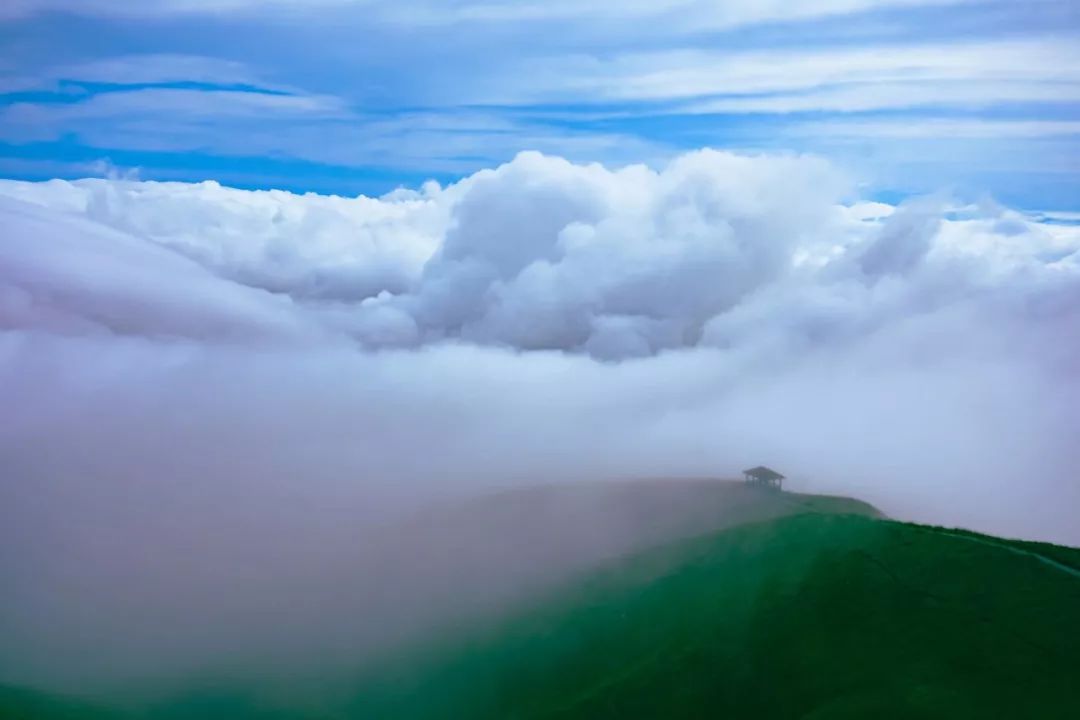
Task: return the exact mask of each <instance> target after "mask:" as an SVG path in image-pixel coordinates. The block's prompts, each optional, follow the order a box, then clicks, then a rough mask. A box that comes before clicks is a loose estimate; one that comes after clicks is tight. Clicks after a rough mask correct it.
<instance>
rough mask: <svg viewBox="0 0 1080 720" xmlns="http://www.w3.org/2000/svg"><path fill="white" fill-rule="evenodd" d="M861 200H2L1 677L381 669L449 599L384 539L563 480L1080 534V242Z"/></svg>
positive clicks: (1021, 224) (450, 190)
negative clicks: (414, 576) (370, 663)
mask: <svg viewBox="0 0 1080 720" xmlns="http://www.w3.org/2000/svg"><path fill="white" fill-rule="evenodd" d="M857 188H858V184H857V182H855V181H854V180H853V179H851V178H848V177H846V176H845V175H844V173H843V172H842V171H841V170H839V169H838V168H835V167H833V166H831V165H829V164H828V163H826V162H825V161H823V160H820V159H817V158H813V157H801V156H740V155H732V154H728V153H719V152H713V151H700V152H696V153H690V154H687V155H685V156H682V157H680V158H677V159H676V160H674V161H673V162H672V163H671V164H670V165H669V166H667V167H665V168H663V169H660V170H654V169H650V168H647V167H644V166H631V167H626V168H620V169H608V168H605V167H603V166H599V165H588V166H581V165H574V164H572V163H570V162H567V161H565V160H562V159H560V158H552V157H546V156H542V155H538V154H535V153H526V154H523V155H521V156H519V157H518V158H517V159H515V160H514V161H513V162H511V163H508V164H507V165H504V166H501V167H499V168H495V169H492V170H485V171H482V172H480V173H477V174H476V175H473V176H470V177H468V178H466V179H464V180H462V181H461V182H459V183H456V184H454V185H450V186H447V187H440V186H438V185H436V184H434V183H429V184H427V185H425V186H424V187H422V188H420V189H418V190H399V191H396V192H395V193H391V194H390V195H388V196H385V197H383V198H364V197H361V198H335V197H322V196H314V195H306V196H298V195H292V194H289V193H284V192H253V191H242V190H233V189H228V188H223V187H221V186H219V185H217V184H215V183H203V184H198V185H187V184H179V183H153V182H139V181H133V180H85V181H77V182H72V183H69V182H63V181H52V182H49V183H42V184H32V183H21V182H4V183H2V184H0V227H2V231H3V240H2V242H0V403H2V407H3V415H2V418H3V422H2V423H0V473H2V474H0V548H2V549H0V587H3V588H5V590H4V591H3V593H2V594H0V636H2V637H5V638H10V639H11V642H4V643H2V644H0V645H2V646H0V678H3V679H4V680H6V681H11V682H25V683H28V684H34V685H44V686H56V687H64V688H69V689H71V688H74V689H85V688H88V687H89V688H93V687H104V686H108V685H109V684H110V683H122V682H135V681H145V680H153V679H156V678H169V677H178V676H192V675H196V674H198V673H199V672H209V671H210V670H215V671H217V670H221V669H223V668H225V669H227V668H230V667H233V668H241V667H246V666H250V665H252V664H256V665H257V664H258V663H257V661H258V659H259V658H263V659H265V658H271V660H270V661H268V662H269V664H270V665H271V666H273V665H274V662H273V660H272V659H273V658H289V663H293V664H300V663H302V662H303V661H310V662H311V663H317V662H334V658H347V659H348V660H349V661H350V662H351V661H354V660H356V659H357V657H359V656H360V655H362V654H363V648H364V646H366V645H367V646H370V647H371V648H382V647H384V646H386V645H388V644H392V643H393V641H394V640H395V639H396V638H397V637H398V636H399V635H401V634H407V631H408V629H409V626H410V622H411V619H414V618H416V617H419V616H421V615H423V614H424V613H423V612H422V610H421V609H422V608H423V607H424V606H434V605H438V606H447V607H452V606H454V597H455V588H454V585H455V578H454V577H452V575H453V573H452V572H451V571H450V570H448V569H447V568H445V567H443V569H442V571H441V572H443V573H446V575H447V576H442V577H431V578H430V582H429V583H428V584H426V585H419V584H418V585H413V586H408V585H406V586H402V587H415V588H423V592H424V593H426V594H424V595H422V596H417V597H412V598H405V597H403V595H402V594H400V593H399V594H396V595H392V596H391V597H388V596H387V595H386V594H382V595H380V593H379V592H377V589H378V588H377V587H376V586H380V585H381V584H382V583H384V582H385V577H386V575H385V572H386V568H387V567H388V566H392V567H393V568H394V570H393V572H395V573H398V574H403V575H409V574H410V563H416V564H415V565H414V566H413V567H415V568H425V569H424V570H423V572H426V573H428V574H429V575H432V574H433V573H435V570H434V568H437V567H440V564H439V563H438V562H432V561H431V559H430V558H418V557H416V552H414V551H415V548H416V547H418V546H422V545H423V543H424V540H423V539H422V538H419V539H414V540H412V541H400V542H399V543H397V544H395V543H392V542H389V541H387V540H386V538H387V537H390V536H388V535H386V534H385V533H386V532H390V533H391V534H392V535H391V536H393V537H397V538H399V540H400V538H401V535H400V534H398V535H393V533H394V532H396V531H394V530H393V528H396V527H409V528H415V529H416V533H417V534H418V535H421V536H422V535H423V532H424V530H423V525H422V524H419V525H418V524H416V522H415V520H413V519H412V518H415V517H416V513H418V512H423V511H425V509H429V508H432V507H436V508H437V507H441V506H444V505H449V504H453V503H460V502H466V501H468V500H469V499H470V498H475V497H480V496H483V495H485V494H488V493H491V492H494V491H501V490H512V489H518V488H526V487H531V486H534V485H538V484H547V483H576V482H581V481H595V482H604V481H613V480H620V479H626V478H643V477H645V478H684V477H731V476H734V475H735V474H737V472H738V471H739V470H740V469H741V468H743V467H748V466H751V465H756V464H759V463H768V464H769V465H770V466H773V467H777V468H779V469H781V470H782V471H784V472H785V473H786V474H788V475H790V477H791V481H790V485H791V488H792V489H793V490H796V491H804V492H812V493H825V494H829V493H832V494H845V495H852V496H854V497H858V498H859V499H862V500H865V501H868V502H871V503H873V504H875V505H876V506H877V507H879V508H881V509H882V510H883V511H884V512H885V513H887V514H889V515H890V516H893V517H896V518H899V519H904V520H914V521H920V522H930V523H937V524H944V525H950V526H962V527H968V528H972V529H976V530H981V531H986V532H991V533H996V534H1002V535H1009V536H1016V537H1023V538H1029V539H1039V540H1048V541H1054V542H1059V543H1067V544H1074V545H1077V544H1080V524H1077V523H1076V521H1075V508H1077V507H1080V482H1078V479H1077V474H1076V470H1075V468H1076V467H1077V465H1078V463H1080V443H1077V442H1076V430H1077V428H1080V410H1078V409H1077V408H1080V382H1078V381H1080V335H1078V333H1077V328H1080V228H1077V227H1076V226H1070V225H1055V224H1051V223H1047V222H1040V221H1038V220H1036V219H1034V218H1032V217H1028V216H1026V215H1024V214H1021V213H1018V212H1015V211H1011V210H1008V209H1005V208H1002V207H1000V206H997V205H996V204H994V203H992V202H990V201H986V202H983V203H979V204H975V205H967V204H960V203H958V202H956V201H954V200H953V199H951V198H949V197H948V196H946V195H943V196H940V197H931V198H922V199H918V200H915V201H913V202H910V203H907V204H903V205H900V206H898V207H894V206H891V205H886V204H883V203H877V202H868V201H865V200H862V199H860V197H859V195H858V191H857ZM543 521H544V522H549V521H550V517H549V516H544V518H543ZM575 522H577V523H579V525H578V527H581V526H582V524H584V525H588V526H592V527H594V528H596V532H595V533H592V534H591V535H590V534H584V535H582V536H581V538H582V539H581V543H583V546H582V551H583V552H584V551H585V547H584V546H585V545H587V544H588V543H599V544H602V542H603V536H604V527H605V516H604V512H603V510H602V507H600V506H597V507H596V508H595V509H594V510H593V511H592V512H591V514H589V515H587V517H586V519H585V520H581V519H578V520H576V521H575ZM388 528H389V529H390V530H388ZM559 531H560V529H559V528H558V527H553V528H550V532H551V533H558V532H559ZM490 541H491V543H493V544H497V543H498V542H499V538H498V537H492V538H491V539H490ZM411 542H416V543H418V545H416V546H414V545H412V544H411ZM417 572H420V570H417ZM380 573H384V574H380ZM417 592H419V590H418V591H417ZM435 593H439V594H435ZM470 602H471V600H470ZM425 619H427V620H430V619H431V618H430V617H427V616H425ZM343 627H350V628H353V630H352V631H349V632H342V628H343ZM358 647H359V648H360V649H359V650H358ZM341 661H342V662H344V660H341ZM286 665H288V663H286Z"/></svg>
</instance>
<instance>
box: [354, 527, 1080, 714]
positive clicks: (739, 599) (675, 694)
mask: <svg viewBox="0 0 1080 720" xmlns="http://www.w3.org/2000/svg"><path fill="white" fill-rule="evenodd" d="M658 575H659V577H657V576H658ZM1077 607H1080V581H1078V580H1077V579H1076V578H1074V577H1071V576H1069V575H1067V574H1066V573H1063V572H1061V571H1058V570H1055V569H1054V568H1052V567H1048V566H1046V565H1044V564H1042V563H1039V562H1038V561H1035V560H1033V559H1032V558H1029V557H1024V556H1020V555H1015V554H1013V553H1010V552H1008V551H1007V550H1004V549H1002V548H998V547H992V546H986V545H982V544H979V543H973V542H969V541H967V540H965V539H963V538H957V537H950V536H944V535H940V534H938V533H935V532H933V531H932V530H930V529H926V528H921V527H918V526H912V525H905V524H900V523H892V522H883V521H875V520H870V519H867V518H863V517H855V516H827V515H805V516H797V517H792V518H786V519H781V520H778V521H774V522H770V523H764V524H760V525H755V526H748V527H742V528H737V529H734V530H730V531H728V532H724V533H720V534H719V535H716V536H713V537H710V538H707V539H703V540H698V541H693V542H690V543H685V544H681V545H679V546H677V547H672V548H667V549H665V550H663V551H660V552H654V553H650V554H648V555H645V556H642V557H640V558H636V559H635V560H633V561H632V562H627V563H624V564H621V565H620V566H619V567H617V568H614V569H612V570H610V571H608V572H607V573H605V574H604V575H603V576H602V577H599V578H596V579H594V580H593V581H592V582H591V583H590V584H589V585H588V586H587V587H585V588H583V589H581V590H580V591H578V592H575V593H574V594H573V595H569V596H567V597H565V598H563V599H562V600H561V601H560V603H559V604H558V605H556V606H552V607H548V608H545V609H543V610H540V611H538V612H536V613H534V614H532V615H530V616H529V617H527V618H524V619H520V620H518V621H515V622H513V623H510V624H508V625H506V626H505V627H502V628H499V629H498V630H497V631H493V632H492V633H491V634H490V635H488V636H487V637H486V638H485V639H480V640H477V641H474V642H472V643H471V644H469V645H466V646H463V647H459V648H457V649H455V650H447V651H446V652H445V653H444V654H443V655H442V656H440V657H434V656H433V657H429V658H427V659H426V660H425V661H423V662H416V661H414V662H413V664H412V665H411V666H409V667H399V668H398V669H397V671H396V672H393V673H387V674H386V675H384V677H382V678H379V679H376V678H369V680H368V685H367V686H366V687H365V688H364V690H363V691H362V692H361V693H360V694H359V696H358V699H357V702H356V705H355V708H354V709H355V710H356V712H357V714H358V715H359V716H367V717H394V718H407V717H424V718H436V717H442V718H461V717H469V718H544V717H562V718H573V717H580V718H605V717H611V718H616V717H619V718H622V717H666V718H674V717H723V716H727V717H763V718H769V717H776V718H789V717H790V718H808V719H809V718H813V719H814V720H821V719H823V718H858V717H865V716H868V715H871V714H873V715H875V716H877V717H879V718H881V717H885V718H888V717H897V718H901V717H903V718H911V717H915V718H917V717H955V718H965V717H970V718H988V717H1016V718H1019V717H1039V718H1055V717H1061V718H1073V717H1078V716H1080V686H1078V685H1077V683H1076V673H1077V670H1078V669H1080V614H1078V613H1077V612H1076V609H1077Z"/></svg>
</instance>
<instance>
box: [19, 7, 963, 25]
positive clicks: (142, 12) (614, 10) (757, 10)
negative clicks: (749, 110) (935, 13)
mask: <svg viewBox="0 0 1080 720" xmlns="http://www.w3.org/2000/svg"><path fill="white" fill-rule="evenodd" d="M973 2H978V0H787V1H785V2H778V1H777V0H769V1H768V2H756V3H747V2H742V1H741V0H723V1H721V2H710V1H708V0H598V1H597V2H593V3H579V2H574V1H573V0H551V1H549V2H535V1H534V0H451V1H449V2H447V1H445V0H441V1H439V2H432V1H430V0H422V1H421V2H415V3H410V4H409V5H408V6H402V5H401V4H400V3H395V2H389V1H388V0H158V1H157V2H154V3H143V2H138V1H136V0H11V1H10V2H9V3H7V4H6V5H5V6H4V9H3V10H0V19H3V18H21V17H26V16H28V15H33V14H35V13H40V12H46V11H62V12H72V13H82V14H87V15H106V16H120V17H160V16H174V15H186V14H208V15H221V14H227V13H240V12H246V13H253V12H262V13H265V12H271V11H275V10H283V11H290V10H305V9H308V8H310V7H312V6H316V7H319V8H322V9H334V8H353V7H358V8H361V9H363V10H364V11H365V12H367V13H369V14H371V15H374V16H381V17H384V18H387V19H390V20H392V21H396V22H400V23H409V24H421V23H422V24H432V23H437V24H446V23H462V22H485V23H488V22H517V21H533V20H563V19H574V20H595V19H602V18H610V17H613V16H615V17H620V18H623V19H626V18H644V19H655V18H657V17H667V18H672V19H674V20H676V21H679V22H678V24H677V27H678V28H679V29H681V30H684V31H685V30H688V29H690V27H691V26H692V25H696V26H697V27H699V28H700V27H710V28H718V27H731V26H738V25H744V24H750V23H755V22H765V21H770V20H783V19H791V18H799V19H803V18H813V17H821V16H827V15H842V14H848V13H857V12H864V11H868V10H876V9H882V8H892V7H911V6H923V5H959V4H966V3H973Z"/></svg>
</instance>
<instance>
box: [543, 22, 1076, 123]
mask: <svg viewBox="0 0 1080 720" xmlns="http://www.w3.org/2000/svg"><path fill="white" fill-rule="evenodd" d="M1077 67H1080V52H1078V51H1077V49H1076V45H1075V43H1071V42H1068V41H1067V40H1060V39H1054V38H1042V39H1037V40H1036V39H1029V40H1007V41H1003V40H996V41H981V42H950V43H941V44H933V45H929V44H904V45H896V46H892V47H888V48H885V49H883V48H880V47H854V48H828V49H824V50H820V49H819V50H802V49H787V50H783V49H776V50H753V51H744V52H730V51H723V50H686V49H683V50H678V51H665V52H659V53H631V54H625V55H620V56H616V57H615V58H613V59H611V60H598V59H593V58H576V59H568V60H565V61H564V62H563V63H562V64H560V65H559V66H558V67H557V68H553V69H552V70H551V71H549V72H547V73H546V74H545V72H544V70H543V69H542V68H539V67H538V68H537V69H536V70H537V72H536V74H535V75H534V77H535V78H536V80H534V82H543V80H542V79H544V78H546V79H548V80H549V81H550V82H551V89H550V92H551V93H558V92H564V93H566V92H578V93H584V94H592V95H594V96H596V95H598V96H600V97H603V98H608V99H614V100H647V101H661V100H680V99H688V98H702V97H706V96H718V97H714V98H713V99H709V100H703V101H702V102H701V103H699V104H695V105H691V106H690V110H691V111H697V112H787V111H791V110H811V109H823V110H866V109H873V108H875V107H904V106H910V105H920V104H971V103H978V102H1001V101H1012V100H1056V101H1062V102H1064V101H1067V100H1075V99H1077V97H1080V71H1077V70H1076V68H1077ZM558 76H564V79H561V80H557V79H556V78H557V77H558ZM565 78H570V79H569V80H567V79H565ZM541 92H543V91H542V90H541ZM723 96H730V97H723Z"/></svg>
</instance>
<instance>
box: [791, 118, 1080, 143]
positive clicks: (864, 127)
mask: <svg viewBox="0 0 1080 720" xmlns="http://www.w3.org/2000/svg"><path fill="white" fill-rule="evenodd" d="M788 132H789V133H791V134H793V135H810V136H815V137H839V138H932V139H942V140H947V139H957V138H964V139H969V138H970V139H982V140H993V139H999V138H1043V137H1070V136H1075V135H1080V121H1072V120H994V119H964V118H920V119H919V120H918V121H917V122H912V121H911V119H910V118H908V119H899V118H898V119H888V118H886V119H876V120H831V121H827V122H810V123H802V124H800V125H797V126H795V127H793V128H791V129H790V130H788Z"/></svg>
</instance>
